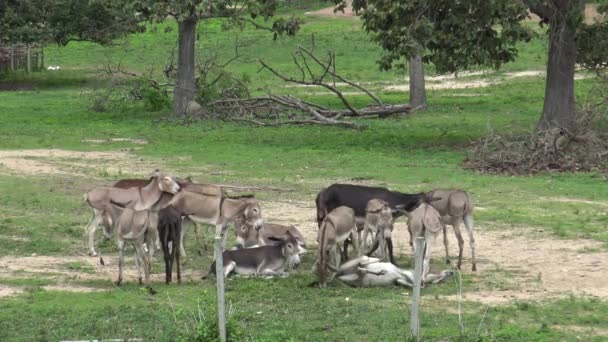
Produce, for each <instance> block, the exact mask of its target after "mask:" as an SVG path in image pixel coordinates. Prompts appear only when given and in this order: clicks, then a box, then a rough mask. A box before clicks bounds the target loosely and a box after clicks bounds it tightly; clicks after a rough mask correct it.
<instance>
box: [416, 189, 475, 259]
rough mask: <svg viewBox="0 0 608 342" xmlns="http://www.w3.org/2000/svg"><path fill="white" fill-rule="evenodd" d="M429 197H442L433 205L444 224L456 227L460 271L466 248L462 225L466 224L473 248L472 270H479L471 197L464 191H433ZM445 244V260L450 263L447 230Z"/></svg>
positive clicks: (444, 234)
mask: <svg viewBox="0 0 608 342" xmlns="http://www.w3.org/2000/svg"><path fill="white" fill-rule="evenodd" d="M428 195H429V196H433V197H441V199H440V200H437V201H434V202H432V203H431V205H432V206H433V207H434V208H435V209H437V211H438V212H439V214H441V219H442V220H443V223H444V224H449V225H451V226H452V227H454V233H455V234H456V239H457V240H458V269H460V266H461V264H462V250H463V247H464V241H463V239H462V233H461V232H460V224H461V223H463V222H464V225H465V227H466V229H467V233H468V234H469V245H470V246H471V259H472V262H473V267H472V270H473V271H476V270H477V261H476V260H475V236H474V229H475V227H474V225H473V209H474V205H473V201H472V200H471V196H469V194H468V193H467V192H466V191H464V190H439V189H438V190H433V191H431V192H429V193H428ZM443 241H444V242H443V243H444V246H445V258H446V261H447V262H448V263H449V262H450V258H449V255H448V239H447V234H446V230H445V229H444V230H443Z"/></svg>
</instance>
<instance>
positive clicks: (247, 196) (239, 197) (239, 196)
mask: <svg viewBox="0 0 608 342" xmlns="http://www.w3.org/2000/svg"><path fill="white" fill-rule="evenodd" d="M225 198H229V199H241V198H255V195H254V194H246V195H238V196H226V197H225Z"/></svg>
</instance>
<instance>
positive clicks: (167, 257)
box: [162, 238, 171, 284]
mask: <svg viewBox="0 0 608 342" xmlns="http://www.w3.org/2000/svg"><path fill="white" fill-rule="evenodd" d="M163 239H164V240H163V242H162V246H163V256H164V259H165V283H166V284H171V262H170V258H171V252H170V251H169V242H168V241H167V240H166V239H165V238H163Z"/></svg>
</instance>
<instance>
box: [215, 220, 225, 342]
mask: <svg viewBox="0 0 608 342" xmlns="http://www.w3.org/2000/svg"><path fill="white" fill-rule="evenodd" d="M222 228H223V227H222V225H217V227H216V231H215V279H216V281H217V317H218V330H219V332H220V341H221V342H226V299H225V295H224V258H223V255H222V253H223V251H222Z"/></svg>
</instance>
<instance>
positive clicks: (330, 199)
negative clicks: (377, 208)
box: [315, 184, 434, 264]
mask: <svg viewBox="0 0 608 342" xmlns="http://www.w3.org/2000/svg"><path fill="white" fill-rule="evenodd" d="M373 198H377V199H381V200H384V201H386V202H388V204H389V206H390V207H391V209H394V208H395V207H396V206H397V205H401V208H402V209H403V210H404V211H412V210H414V209H415V208H416V207H418V205H420V203H423V202H430V201H432V200H434V199H433V198H432V197H429V196H428V195H427V194H425V193H417V194H405V193H401V192H398V191H390V190H388V189H386V188H381V187H371V186H363V185H352V184H332V185H330V186H329V187H327V188H326V189H323V190H321V191H320V192H319V194H318V195H317V198H316V200H315V203H316V206H317V223H318V225H319V227H321V223H322V222H323V219H324V218H325V216H326V215H327V214H328V213H329V212H331V211H332V210H333V209H335V208H337V207H339V206H342V205H344V206H347V207H350V208H352V209H353V210H354V211H355V216H356V218H357V221H358V223H361V224H362V223H363V221H364V220H365V208H366V206H367V202H368V201H369V200H370V199H373ZM404 211H402V210H398V211H395V212H394V213H393V218H394V219H397V218H398V217H400V216H403V215H404ZM386 243H387V247H388V251H389V259H390V261H391V262H392V263H393V264H394V263H395V259H394V256H393V240H392V238H389V239H387V240H386ZM344 250H345V251H346V246H345V248H344ZM346 256H347V255H346V253H345V257H346Z"/></svg>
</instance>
